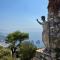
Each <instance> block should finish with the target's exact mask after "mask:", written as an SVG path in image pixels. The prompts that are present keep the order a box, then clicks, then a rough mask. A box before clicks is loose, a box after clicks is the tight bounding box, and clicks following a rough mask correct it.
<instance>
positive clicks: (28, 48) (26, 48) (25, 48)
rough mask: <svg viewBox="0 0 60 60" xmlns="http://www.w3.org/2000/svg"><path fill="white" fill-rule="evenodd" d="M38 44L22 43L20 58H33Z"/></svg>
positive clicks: (27, 59) (26, 59) (25, 59)
mask: <svg viewBox="0 0 60 60" xmlns="http://www.w3.org/2000/svg"><path fill="white" fill-rule="evenodd" d="M36 49H37V48H36V46H34V45H33V44H32V43H28V42H26V43H22V44H21V46H20V58H21V60H31V58H33V57H34V56H35V52H36Z"/></svg>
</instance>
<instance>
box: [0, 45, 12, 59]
mask: <svg viewBox="0 0 60 60" xmlns="http://www.w3.org/2000/svg"><path fill="white" fill-rule="evenodd" d="M0 60H12V55H11V51H10V50H9V49H7V48H4V47H2V46H0Z"/></svg>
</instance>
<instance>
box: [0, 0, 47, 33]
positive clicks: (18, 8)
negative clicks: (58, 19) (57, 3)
mask: <svg viewBox="0 0 60 60" xmlns="http://www.w3.org/2000/svg"><path fill="white" fill-rule="evenodd" d="M47 5H48V0H0V32H12V31H16V30H21V31H26V32H33V31H34V32H39V31H40V30H42V27H41V26H40V25H39V24H38V23H37V22H36V19H37V18H38V19H40V17H41V16H42V15H45V16H47Z"/></svg>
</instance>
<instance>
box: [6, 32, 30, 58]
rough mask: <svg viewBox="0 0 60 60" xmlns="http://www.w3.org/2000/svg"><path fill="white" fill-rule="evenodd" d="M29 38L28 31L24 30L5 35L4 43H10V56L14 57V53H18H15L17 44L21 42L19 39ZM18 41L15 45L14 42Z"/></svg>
mask: <svg viewBox="0 0 60 60" xmlns="http://www.w3.org/2000/svg"><path fill="white" fill-rule="evenodd" d="M28 38H29V35H28V33H24V32H19V31H16V32H12V33H10V34H8V35H7V37H6V43H10V46H9V48H10V49H11V51H12V57H13V58H16V55H18V53H16V50H17V47H19V45H20V44H21V41H23V40H26V39H28ZM17 41H19V44H17V46H16V42H17Z"/></svg>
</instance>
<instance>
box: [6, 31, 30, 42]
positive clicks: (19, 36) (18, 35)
mask: <svg viewBox="0 0 60 60" xmlns="http://www.w3.org/2000/svg"><path fill="white" fill-rule="evenodd" d="M27 38H29V35H28V33H24V32H23V33H22V32H19V31H16V32H13V33H10V34H8V36H7V37H6V42H7V43H14V42H16V41H17V40H19V41H20V42H21V41H23V40H25V39H27Z"/></svg>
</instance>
